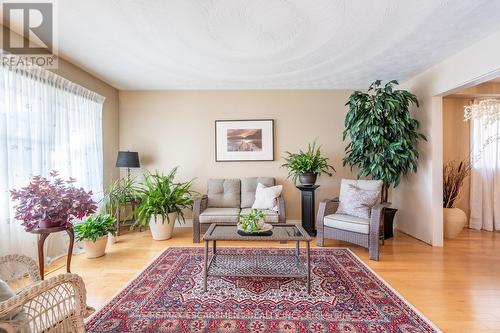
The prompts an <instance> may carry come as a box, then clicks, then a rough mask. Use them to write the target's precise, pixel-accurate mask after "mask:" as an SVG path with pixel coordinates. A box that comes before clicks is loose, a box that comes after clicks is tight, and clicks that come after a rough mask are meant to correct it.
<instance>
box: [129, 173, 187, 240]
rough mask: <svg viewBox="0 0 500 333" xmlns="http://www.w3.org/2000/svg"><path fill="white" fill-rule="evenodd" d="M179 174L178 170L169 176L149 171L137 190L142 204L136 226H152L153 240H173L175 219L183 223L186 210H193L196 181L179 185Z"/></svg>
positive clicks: (138, 210)
mask: <svg viewBox="0 0 500 333" xmlns="http://www.w3.org/2000/svg"><path fill="white" fill-rule="evenodd" d="M176 173H177V167H176V168H174V169H172V171H170V173H169V174H168V175H166V176H165V175H163V174H161V173H158V172H155V173H149V172H146V173H145V174H144V183H143V186H142V187H141V188H140V189H139V191H138V192H139V201H140V203H139V206H138V207H137V209H136V215H137V220H136V223H135V225H143V226H149V228H150V230H151V235H152V236H153V239H154V240H165V239H170V238H171V237H172V232H173V229H174V224H175V221H176V219H177V218H178V219H179V220H180V221H182V222H184V212H183V210H184V209H187V208H189V209H191V208H192V207H193V195H194V194H195V192H193V191H192V190H191V187H192V184H193V180H190V181H187V182H176V181H175V174H176Z"/></svg>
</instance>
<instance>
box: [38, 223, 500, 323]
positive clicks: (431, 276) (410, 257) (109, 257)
mask: <svg viewBox="0 0 500 333" xmlns="http://www.w3.org/2000/svg"><path fill="white" fill-rule="evenodd" d="M268 244H269V243H265V244H262V243H261V244H258V243H255V242H253V243H251V244H250V243H246V244H242V243H234V242H224V243H223V242H221V244H220V246H238V245H244V246H252V245H254V246H259V245H260V246H262V245H268ZM312 244H313V243H312ZM314 244H315V243H314ZM193 245H194V246H201V243H200V244H193V243H192V241H191V229H190V228H177V229H176V230H175V233H174V237H173V238H172V239H171V240H168V241H153V240H152V239H151V236H150V234H149V231H144V232H133V233H126V234H122V236H120V237H119V239H118V242H116V243H115V244H114V245H113V246H112V247H111V248H109V249H108V253H107V254H106V255H105V256H104V257H101V258H98V259H86V258H85V256H84V255H75V256H74V257H73V262H72V272H73V273H77V274H79V275H81V276H82V277H83V279H84V281H85V284H86V287H87V296H88V303H89V305H91V306H94V307H96V308H99V307H101V306H102V305H104V304H105V303H106V302H107V301H109V300H110V299H111V298H112V296H113V295H114V294H115V293H117V292H118V291H119V290H121V288H123V287H124V286H125V285H126V283H127V282H128V281H129V280H130V279H132V278H133V277H134V276H135V275H136V274H138V273H139V272H140V271H141V270H142V269H143V268H144V267H145V266H147V265H148V263H149V262H150V261H151V260H152V259H153V258H155V257H156V256H157V255H159V254H160V252H162V251H163V250H164V249H165V248H167V247H169V246H193ZM273 246H277V247H279V246H290V245H287V244H280V243H278V242H276V243H275V244H273ZM326 246H347V247H349V248H351V249H352V250H353V251H354V252H355V253H356V254H357V255H358V256H359V257H360V258H361V259H362V260H363V261H364V262H365V263H367V264H368V266H370V267H371V268H373V269H374V270H375V271H376V272H377V273H378V274H379V275H380V276H381V277H382V278H383V279H384V280H385V281H387V282H388V283H389V284H390V285H391V286H392V287H393V288H394V289H396V290H397V291H398V292H399V293H400V294H401V295H402V296H403V297H405V298H406V299H407V300H408V301H409V302H410V303H412V304H413V305H414V306H415V307H416V308H417V309H418V310H420V311H421V312H422V313H423V314H424V315H426V316H427V317H428V318H429V319H430V320H432V321H433V322H434V323H435V324H436V325H438V326H439V327H440V328H441V329H442V330H443V331H445V332H478V333H479V332H489V333H491V332H500V233H491V232H481V231H474V230H464V231H463V232H462V233H461V234H460V236H459V237H458V238H457V239H455V240H451V241H446V242H445V246H444V248H435V247H431V246H429V245H426V244H424V243H422V242H420V241H418V240H416V239H413V238H411V237H409V236H407V235H404V234H402V233H398V234H397V235H396V236H395V237H394V238H393V239H391V240H388V241H386V243H385V245H384V246H382V253H381V260H380V261H379V262H375V261H371V260H368V251H367V250H365V249H363V248H361V247H358V246H354V245H350V244H347V243H342V242H336V241H329V242H327V243H326ZM47 270H48V271H49V273H48V274H47V277H49V276H53V275H55V274H59V273H63V272H64V258H61V259H60V260H59V261H56V262H55V263H54V264H53V265H52V266H50V267H48V269H47Z"/></svg>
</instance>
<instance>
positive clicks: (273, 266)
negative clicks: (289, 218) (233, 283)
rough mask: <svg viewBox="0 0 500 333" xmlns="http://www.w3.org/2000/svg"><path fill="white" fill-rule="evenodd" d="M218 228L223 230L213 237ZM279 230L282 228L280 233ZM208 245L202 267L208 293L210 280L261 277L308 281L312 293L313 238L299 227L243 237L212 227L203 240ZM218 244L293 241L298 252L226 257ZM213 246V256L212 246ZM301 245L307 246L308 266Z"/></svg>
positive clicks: (233, 229) (228, 228)
mask: <svg viewBox="0 0 500 333" xmlns="http://www.w3.org/2000/svg"><path fill="white" fill-rule="evenodd" d="M217 227H222V228H224V230H223V231H221V232H219V233H214V231H218V230H216V228H217ZM277 228H283V229H281V230H277ZM203 241H204V242H205V251H204V255H205V256H204V263H203V290H204V291H207V284H208V277H209V276H259V277H293V278H305V279H306V285H307V292H308V293H310V292H311V257H310V242H311V237H310V236H309V234H308V233H307V232H306V231H305V230H304V228H302V226H300V225H292V224H288V225H287V224H277V225H274V228H273V235H271V236H241V235H239V234H238V233H237V230H236V226H228V225H227V224H226V225H224V224H217V223H213V224H212V225H211V226H210V227H209V228H208V230H207V232H206V233H205V235H204V236H203ZM217 241H282V242H286V241H293V242H295V249H293V248H292V249H291V250H292V251H291V252H290V253H289V254H288V253H286V254H266V255H262V254H238V253H236V254H227V253H220V252H217ZM210 242H212V246H211V247H212V255H211V256H210V253H209V252H210V251H209V247H210V246H209V245H210ZM300 242H304V243H305V263H303V261H302V260H301V254H300V252H301V251H300V250H301V249H300Z"/></svg>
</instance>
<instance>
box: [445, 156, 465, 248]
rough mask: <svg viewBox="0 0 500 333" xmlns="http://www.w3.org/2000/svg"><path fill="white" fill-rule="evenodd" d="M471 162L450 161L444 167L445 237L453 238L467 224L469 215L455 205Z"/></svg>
mask: <svg viewBox="0 0 500 333" xmlns="http://www.w3.org/2000/svg"><path fill="white" fill-rule="evenodd" d="M470 169H471V164H470V162H469V161H468V160H463V161H456V160H453V161H449V162H448V163H446V164H445V165H444V167H443V233H444V237H445V238H448V239H453V238H455V237H457V236H458V234H459V233H460V232H461V231H462V230H463V228H464V227H465V225H466V224H467V215H466V214H465V212H464V211H463V210H461V209H460V208H457V207H455V205H456V203H457V201H458V199H459V198H460V194H461V191H462V187H463V185H464V180H465V178H467V177H468V176H469V174H470Z"/></svg>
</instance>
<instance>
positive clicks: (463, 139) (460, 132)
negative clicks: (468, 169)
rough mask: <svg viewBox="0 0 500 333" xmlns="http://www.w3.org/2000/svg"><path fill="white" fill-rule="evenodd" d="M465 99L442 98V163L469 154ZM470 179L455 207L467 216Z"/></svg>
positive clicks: (465, 156) (461, 158)
mask: <svg viewBox="0 0 500 333" xmlns="http://www.w3.org/2000/svg"><path fill="white" fill-rule="evenodd" d="M469 101H470V100H469V99H467V98H455V97H445V98H443V162H444V163H447V162H449V161H451V160H457V161H461V160H464V159H467V158H468V157H469V153H470V122H468V121H464V106H465V105H468V104H469ZM469 191H470V179H469V177H467V178H466V179H465V181H464V185H463V187H462V193H461V196H460V198H459V200H458V201H457V202H456V207H458V208H460V209H462V210H463V211H464V212H466V214H467V215H469V210H470V209H469Z"/></svg>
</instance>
